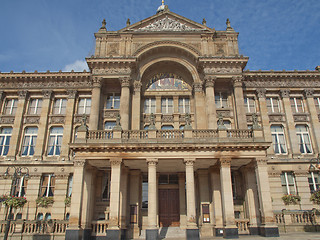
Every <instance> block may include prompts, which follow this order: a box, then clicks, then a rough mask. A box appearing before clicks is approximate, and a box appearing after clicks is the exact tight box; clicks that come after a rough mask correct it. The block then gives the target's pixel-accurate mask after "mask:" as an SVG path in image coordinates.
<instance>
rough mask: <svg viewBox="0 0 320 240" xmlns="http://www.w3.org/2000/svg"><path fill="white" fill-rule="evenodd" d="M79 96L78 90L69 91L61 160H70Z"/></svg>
mask: <svg viewBox="0 0 320 240" xmlns="http://www.w3.org/2000/svg"><path fill="white" fill-rule="evenodd" d="M76 96H77V91H76V90H70V91H68V101H67V108H66V118H65V122H64V126H63V137H62V145H61V156H60V158H61V160H63V159H64V160H66V159H68V158H69V151H70V149H69V143H70V142H71V138H72V132H73V124H72V123H73V118H74V110H75V98H76Z"/></svg>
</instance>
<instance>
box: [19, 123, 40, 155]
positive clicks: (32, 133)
mask: <svg viewBox="0 0 320 240" xmlns="http://www.w3.org/2000/svg"><path fill="white" fill-rule="evenodd" d="M37 135H38V128H37V127H27V128H26V129H25V131H24V137H23V143H22V151H21V155H22V156H33V154H34V149H35V146H36V142H37Z"/></svg>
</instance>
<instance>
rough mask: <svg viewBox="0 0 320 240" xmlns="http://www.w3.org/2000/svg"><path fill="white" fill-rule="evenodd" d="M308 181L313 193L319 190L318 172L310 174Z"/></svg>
mask: <svg viewBox="0 0 320 240" xmlns="http://www.w3.org/2000/svg"><path fill="white" fill-rule="evenodd" d="M308 181H309V188H310V192H311V193H313V192H314V191H316V190H318V189H319V186H320V182H319V173H318V172H310V173H309V176H308Z"/></svg>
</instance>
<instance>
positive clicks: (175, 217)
mask: <svg viewBox="0 0 320 240" xmlns="http://www.w3.org/2000/svg"><path fill="white" fill-rule="evenodd" d="M159 221H160V226H161V227H169V226H179V225H180V206H179V189H159Z"/></svg>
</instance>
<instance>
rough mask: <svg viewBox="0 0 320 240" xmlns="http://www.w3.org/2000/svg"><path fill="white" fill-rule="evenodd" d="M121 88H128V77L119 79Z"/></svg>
mask: <svg viewBox="0 0 320 240" xmlns="http://www.w3.org/2000/svg"><path fill="white" fill-rule="evenodd" d="M119 80H120V84H121V87H130V78H129V77H121V78H119Z"/></svg>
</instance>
